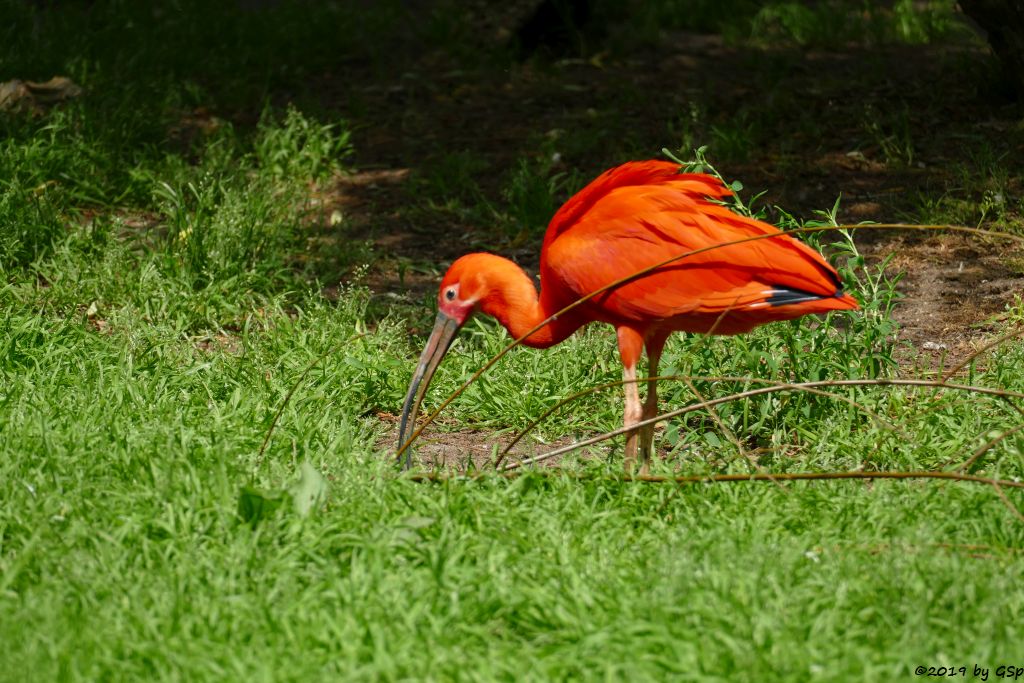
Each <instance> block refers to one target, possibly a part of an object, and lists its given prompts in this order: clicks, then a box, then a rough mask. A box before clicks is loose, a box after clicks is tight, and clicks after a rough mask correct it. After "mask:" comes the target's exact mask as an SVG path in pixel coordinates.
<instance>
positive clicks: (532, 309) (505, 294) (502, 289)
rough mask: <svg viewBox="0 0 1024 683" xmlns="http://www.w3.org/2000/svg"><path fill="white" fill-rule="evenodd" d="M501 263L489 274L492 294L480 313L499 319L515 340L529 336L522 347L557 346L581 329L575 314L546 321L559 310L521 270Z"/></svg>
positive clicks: (487, 296)
mask: <svg viewBox="0 0 1024 683" xmlns="http://www.w3.org/2000/svg"><path fill="white" fill-rule="evenodd" d="M501 261H503V263H502V264H501V265H500V267H498V268H492V269H490V271H489V272H488V275H487V279H488V285H489V286H488V290H489V291H488V294H487V295H486V296H485V297H484V298H483V299H482V300H481V302H480V310H481V311H483V312H484V313H486V314H488V315H490V316H493V317H495V318H497V319H498V322H500V323H501V324H502V325H503V326H504V327H505V329H506V330H508V332H509V334H511V335H512V337H513V338H515V339H519V338H520V337H522V336H524V335H527V334H529V336H528V337H526V339H524V340H523V344H525V345H526V346H532V347H534V348H542V349H543V348H547V347H549V346H554V345H555V344H557V343H559V342H561V341H564V340H565V339H566V338H567V337H569V335H571V334H572V333H573V332H575V331H576V330H577V329H579V328H580V326H581V325H582V322H583V321H582V320H580V319H579V317H578V316H576V315H574V314H573V312H572V311H570V312H569V313H566V314H564V315H562V316H559V317H557V318H556V319H554V320H550V321H548V322H545V321H546V320H547V319H548V318H549V317H551V316H552V315H553V314H555V313H557V312H558V311H559V309H560V307H557V305H556V304H554V303H553V300H552V299H551V298H550V297H545V296H541V295H539V294H538V293H537V288H536V287H534V285H533V282H532V281H531V280H530V277H529V276H528V275H527V274H526V273H525V272H523V269H522V268H520V267H519V266H517V265H516V264H514V263H512V262H511V261H508V260H507V259H501ZM541 323H544V324H543V325H542V324H541ZM538 326H540V327H538ZM534 328H537V329H536V330H535V331H533V330H534ZM531 331H532V332H531Z"/></svg>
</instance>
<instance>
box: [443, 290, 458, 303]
mask: <svg viewBox="0 0 1024 683" xmlns="http://www.w3.org/2000/svg"><path fill="white" fill-rule="evenodd" d="M444 298H445V299H448V301H451V300H452V299H454V298H455V290H454V289H449V290H448V291H447V292H445V293H444Z"/></svg>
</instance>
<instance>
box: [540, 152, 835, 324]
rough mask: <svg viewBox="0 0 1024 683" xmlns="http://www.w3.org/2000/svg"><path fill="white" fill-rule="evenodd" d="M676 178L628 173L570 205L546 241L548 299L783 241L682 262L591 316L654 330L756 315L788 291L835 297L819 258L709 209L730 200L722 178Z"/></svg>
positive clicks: (660, 168)
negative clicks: (696, 318)
mask: <svg viewBox="0 0 1024 683" xmlns="http://www.w3.org/2000/svg"><path fill="white" fill-rule="evenodd" d="M636 167H639V168H636ZM677 170H678V168H677V167H676V165H675V164H667V163H665V162H638V163H634V164H626V165H625V166H624V167H619V168H617V169H612V170H611V171H608V172H606V173H605V174H603V175H602V176H601V177H599V178H598V179H597V180H596V181H594V183H592V184H591V185H590V186H588V187H587V188H585V189H584V190H582V191H581V192H580V193H579V194H578V195H576V197H573V198H572V199H570V200H569V202H567V203H566V205H565V206H564V207H563V208H562V209H561V210H560V211H559V212H558V213H557V214H556V215H555V218H554V219H553V220H552V222H551V225H550V226H549V228H548V233H547V235H546V236H545V246H544V250H543V252H542V260H541V277H542V292H548V291H549V283H550V285H553V287H551V289H552V290H556V291H558V292H559V294H558V296H559V298H560V299H564V300H563V301H562V302H561V303H568V302H569V301H571V300H574V299H576V298H579V297H580V296H583V295H586V294H589V293H590V292H593V291H595V290H597V289H600V288H601V287H604V286H606V285H608V284H609V283H611V282H614V281H616V280H618V279H620V278H623V277H627V276H629V275H631V274H633V273H636V272H638V271H640V270H643V269H644V268H648V267H650V266H652V265H654V264H656V263H659V262H661V261H664V260H666V259H669V258H671V257H673V256H678V255H680V254H684V253H687V252H691V251H695V250H699V249H704V248H708V247H714V246H715V245H720V244H723V243H728V242H732V241H736V240H741V239H744V238H748V237H752V236H755V235H762V234H777V233H778V236H777V237H771V238H767V239H762V240H757V241H753V242H746V243H743V244H735V245H730V246H723V247H719V248H713V249H710V250H709V251H704V252H701V253H699V254H694V255H692V256H689V257H686V258H683V259H681V260H679V261H677V262H675V263H673V264H671V265H668V266H664V267H661V268H659V269H657V270H655V271H654V272H652V273H650V274H648V275H646V276H643V277H641V278H638V279H636V280H633V281H631V282H628V283H626V284H624V285H621V286H619V287H617V288H615V289H613V290H610V291H609V292H607V293H605V294H602V295H599V296H598V297H596V298H595V299H594V301H593V302H592V303H591V306H590V308H591V309H598V310H597V311H596V312H597V313H599V314H601V313H603V316H602V317H604V318H606V319H609V320H612V319H616V320H622V319H634V320H643V321H650V320H652V319H664V318H671V317H675V316H681V315H686V314H691V315H702V316H708V315H715V314H718V313H721V312H722V311H726V310H730V309H731V310H737V309H749V310H755V309H759V308H763V307H765V306H766V305H767V304H766V302H767V301H768V299H769V298H770V297H771V296H772V294H773V293H774V292H776V291H779V290H780V289H786V290H798V291H800V292H806V293H808V294H809V295H812V298H813V296H814V295H816V296H821V297H831V296H834V295H836V293H837V291H838V290H839V285H840V282H839V278H838V276H837V274H836V272H835V270H834V269H833V268H832V267H831V266H829V265H828V263H827V262H826V261H825V260H824V258H822V256H821V255H820V254H818V253H817V252H816V251H815V250H813V249H811V248H810V247H808V246H807V245H806V244H804V243H803V242H800V241H799V240H797V239H795V238H793V237H790V236H788V235H783V234H781V233H780V231H779V230H778V229H777V228H775V227H774V226H771V225H769V224H767V223H764V222H762V221H757V220H754V219H750V218H747V217H744V216H740V215H738V214H735V213H733V212H732V211H730V210H729V209H728V208H727V207H725V206H722V205H720V204H716V203H714V202H713V201H710V200H709V197H713V198H720V197H723V196H727V195H728V194H729V193H730V191H729V190H728V188H726V187H725V186H724V185H723V184H722V183H721V182H720V181H718V180H717V179H716V178H714V177H712V176H705V175H695V174H678V173H677V172H676V171H677ZM595 186H596V187H595ZM549 296H550V295H549Z"/></svg>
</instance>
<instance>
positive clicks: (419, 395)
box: [398, 311, 459, 469]
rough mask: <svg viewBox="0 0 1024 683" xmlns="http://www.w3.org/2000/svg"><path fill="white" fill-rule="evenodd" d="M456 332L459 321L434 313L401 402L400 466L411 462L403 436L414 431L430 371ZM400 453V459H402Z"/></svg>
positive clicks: (442, 355)
mask: <svg viewBox="0 0 1024 683" xmlns="http://www.w3.org/2000/svg"><path fill="white" fill-rule="evenodd" d="M458 331H459V322H458V321H457V320H455V319H454V318H450V317H448V316H447V315H445V314H444V313H443V312H441V311H438V312H437V319H436V320H435V321H434V329H433V330H432V331H431V333H430V339H428V340H427V346H426V348H424V349H423V353H422V354H421V355H420V362H419V364H418V365H417V366H416V373H415V374H414V375H413V376H412V382H411V383H410V384H409V393H408V394H406V395H405V403H404V404H403V405H402V424H401V427H399V430H398V458H399V460H400V461H401V462H402V468H403V469H409V467H410V465H412V448H411V445H412V444H410V443H406V439H407V438H408V437H409V435H410V434H412V432H414V431H415V430H416V413H418V412H419V410H420V403H422V402H423V396H424V394H426V393H427V387H429V386H430V379H431V378H432V377H433V376H434V371H435V370H437V366H438V365H440V364H441V359H442V358H444V354H445V353H447V352H448V348H449V347H450V346H451V345H452V341H454V340H455V333H456V332H458ZM403 456H404V458H403Z"/></svg>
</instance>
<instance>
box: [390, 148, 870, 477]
mask: <svg viewBox="0 0 1024 683" xmlns="http://www.w3.org/2000/svg"><path fill="white" fill-rule="evenodd" d="M731 194H732V191H731V190H730V189H729V188H728V187H726V186H725V185H724V184H723V183H722V182H721V181H720V180H718V179H717V178H715V177H713V176H710V175H705V174H696V173H682V174H681V173H679V167H678V166H677V165H676V164H673V163H669V162H665V161H638V162H631V163H626V164H623V165H622V166H618V167H616V168H613V169H611V170H609V171H606V172H605V173H603V174H601V175H600V176H598V177H597V178H596V179H595V180H593V181H592V182H591V183H590V184H588V185H587V186H586V187H585V188H583V189H582V190H580V191H579V192H578V193H576V195H574V196H573V197H572V198H571V199H569V201H567V202H566V203H565V204H564V205H563V206H562V207H561V208H560V209H559V210H558V212H557V213H555V215H554V217H553V218H552V219H551V223H550V224H549V226H548V229H547V233H546V234H545V236H544V244H543V246H542V249H541V262H540V275H541V293H540V295H539V297H538V294H537V291H536V289H535V288H534V286H533V283H532V282H531V281H530V279H529V277H528V276H527V275H526V274H525V273H523V271H522V269H520V268H519V267H518V266H516V265H515V264H514V263H512V262H511V261H509V260H507V259H503V258H501V257H499V256H494V255H492V254H469V255H467V256H463V257H462V258H460V259H458V260H457V261H456V262H455V263H453V264H452V266H451V268H449V269H448V272H447V273H446V274H445V277H444V279H443V280H442V282H441V289H440V291H439V293H438V309H439V312H438V319H437V324H436V325H435V328H434V333H433V334H432V335H431V339H430V341H429V342H428V344H427V347H426V349H424V352H423V356H422V357H421V358H420V364H419V367H418V368H417V372H416V375H415V376H414V378H413V382H412V385H411V386H410V389H409V394H408V395H407V397H406V401H405V406H404V408H403V418H402V427H401V437H400V439H401V441H400V443H404V441H405V435H406V429H407V425H408V424H412V423H414V422H415V415H416V409H417V408H418V406H419V403H420V401H421V400H422V397H423V393H424V392H425V390H426V384H429V381H430V376H431V375H432V374H433V372H434V369H436V367H437V365H438V363H439V362H440V359H441V357H443V355H444V352H445V351H446V350H447V348H448V345H449V344H450V343H451V340H452V338H453V337H454V335H455V333H456V332H457V331H458V328H459V327H461V325H462V324H463V323H465V321H466V320H467V319H468V318H469V316H470V315H472V314H473V313H474V312H476V311H480V312H483V313H485V314H488V315H492V316H494V317H496V318H497V319H498V320H499V321H500V322H501V323H502V325H504V326H505V327H506V328H507V329H508V330H509V332H510V333H511V334H512V335H513V336H514V337H516V338H519V337H523V336H524V335H527V334H528V333H529V336H528V337H526V339H525V341H524V343H525V344H527V345H528V346H535V347H542V348H543V347H547V346H551V345H553V344H557V343H558V342H560V341H562V340H563V339H565V338H566V337H568V336H569V335H571V334H572V333H573V332H575V331H576V330H577V329H579V328H580V327H581V326H583V325H585V324H587V323H590V322H594V321H601V322H606V323H610V324H612V325H614V326H615V328H616V331H617V336H618V341H619V352H620V356H621V358H622V362H623V366H624V368H625V377H626V379H627V384H626V418H625V422H626V425H627V426H628V425H630V424H636V423H637V422H639V421H640V419H641V417H643V418H647V417H652V416H653V415H654V414H655V413H656V410H657V398H656V397H657V394H656V387H655V385H654V382H648V394H647V401H646V402H645V404H644V406H643V408H642V409H641V406H640V399H639V394H638V392H637V387H636V381H635V380H636V365H637V361H638V360H639V358H640V355H641V353H642V352H643V349H644V348H645V347H646V349H647V355H648V371H649V374H650V375H651V376H653V375H655V374H656V373H657V366H658V360H659V358H660V356H661V351H662V349H663V347H664V344H665V340H666V338H667V337H668V335H669V334H670V333H671V332H673V331H686V332H701V333H708V332H711V333H715V334H736V333H740V332H746V331H748V330H750V329H751V328H753V327H756V326H757V325H761V324H763V323H768V322H772V321H777V320H788V319H791V318H796V317H799V316H802V315H806V314H808V313H822V312H826V311H832V310H842V309H855V308H857V302H856V301H855V300H854V299H853V298H852V297H850V296H849V295H845V294H843V293H842V288H841V282H840V279H839V276H838V275H837V273H836V271H835V269H833V268H832V266H830V265H829V264H828V263H827V262H826V261H825V259H824V258H823V257H822V256H821V255H820V254H819V253H818V252H816V251H815V250H814V249H812V248H811V247H809V246H807V245H806V244H804V243H803V242H801V241H799V240H797V239H795V238H794V237H791V236H789V235H785V234H782V233H781V232H780V231H779V230H778V229H777V228H775V227H774V226H771V225H769V224H767V223H764V222H763V221H758V220H755V219H752V218H747V217H745V216H740V215H737V214H735V213H733V212H732V211H730V210H729V209H728V208H727V207H726V206H724V205H722V204H721V203H718V202H716V201H715V200H721V199H724V198H726V197H728V196H730V195H731ZM758 235H773V236H772V237H766V238H762V239H756V240H753V241H746V242H743V243H740V244H729V243H731V242H736V241H739V240H744V239H747V238H750V237H755V236H758ZM723 244H724V245H727V246H720V247H719V246H716V245H723ZM700 250H704V251H700ZM690 252H699V253H694V254H690V255H688V256H685V257H683V258H679V259H677V260H675V261H673V262H671V263H669V264H667V265H664V266H660V267H657V268H655V269H654V270H652V271H651V272H649V273H646V274H644V275H642V276H639V277H637V278H635V279H631V280H629V281H628V282H625V283H624V284H621V285H618V286H615V287H612V288H610V289H608V291H606V292H602V293H600V294H598V295H597V296H595V297H593V298H592V299H590V300H589V301H587V302H585V303H583V304H582V305H580V306H578V307H576V308H574V309H573V310H571V311H569V312H567V313H565V314H562V315H560V316H558V318H557V319H556V320H553V321H549V322H547V323H545V324H543V325H541V323H543V322H544V321H545V320H546V319H547V318H548V317H550V316H552V315H553V314H555V313H557V312H559V311H560V310H562V309H563V308H565V307H566V306H569V305H570V304H572V303H573V302H575V301H578V300H579V299H581V298H583V297H585V296H587V295H589V294H591V293H593V292H595V291H597V290H600V289H602V288H604V287H607V286H608V285H610V284H612V283H614V282H616V281H618V280H620V279H622V278H628V277H630V276H632V275H635V274H636V273H639V272H640V271H643V270H644V269H647V268H651V267H652V266H655V265H657V264H659V263H663V262H665V261H668V260H669V259H673V258H674V257H679V256H681V255H683V254H689V253H690ZM538 326H540V327H539V329H537V330H535V331H533V332H531V330H534V328H537V327H538ZM424 380H425V383H424ZM421 386H422V389H420V387H421ZM410 414H411V419H410ZM638 431H639V436H640V440H641V442H642V451H643V453H644V463H643V468H644V469H646V466H647V460H648V458H649V455H650V447H651V438H652V433H651V429H650V428H649V427H648V426H645V427H642V428H639V430H638ZM636 437H637V432H632V433H631V434H630V436H629V437H628V439H627V443H626V455H627V468H628V467H629V466H630V464H631V462H632V461H633V459H635V456H636V451H637V442H636Z"/></svg>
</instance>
